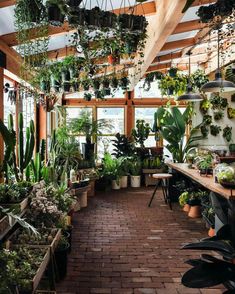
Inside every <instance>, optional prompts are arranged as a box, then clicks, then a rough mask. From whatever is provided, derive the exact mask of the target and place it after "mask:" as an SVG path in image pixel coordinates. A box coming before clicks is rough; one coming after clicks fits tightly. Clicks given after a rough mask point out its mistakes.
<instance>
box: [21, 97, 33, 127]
mask: <svg viewBox="0 0 235 294" xmlns="http://www.w3.org/2000/svg"><path fill="white" fill-rule="evenodd" d="M21 99H22V110H23V117H24V128H26V127H27V126H29V123H30V121H31V120H34V97H33V96H31V94H29V93H27V92H24V93H22V95H21Z"/></svg>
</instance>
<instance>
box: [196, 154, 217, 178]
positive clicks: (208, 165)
mask: <svg viewBox="0 0 235 294" xmlns="http://www.w3.org/2000/svg"><path fill="white" fill-rule="evenodd" d="M197 167H198V169H199V171H200V175H206V176H207V175H213V169H212V155H211V154H209V155H207V156H205V157H203V158H202V159H201V160H200V161H199V162H198V163H197Z"/></svg>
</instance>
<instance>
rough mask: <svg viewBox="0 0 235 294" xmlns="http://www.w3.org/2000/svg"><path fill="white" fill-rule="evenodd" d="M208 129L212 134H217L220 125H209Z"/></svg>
mask: <svg viewBox="0 0 235 294" xmlns="http://www.w3.org/2000/svg"><path fill="white" fill-rule="evenodd" d="M210 130H211V135H212V136H217V135H218V134H219V133H220V132H221V127H220V126H217V125H211V126H210Z"/></svg>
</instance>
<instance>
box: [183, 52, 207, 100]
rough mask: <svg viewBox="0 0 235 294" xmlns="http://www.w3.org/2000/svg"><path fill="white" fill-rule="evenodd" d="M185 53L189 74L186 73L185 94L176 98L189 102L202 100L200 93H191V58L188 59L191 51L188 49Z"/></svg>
mask: <svg viewBox="0 0 235 294" xmlns="http://www.w3.org/2000/svg"><path fill="white" fill-rule="evenodd" d="M187 54H188V56H189V75H188V84H187V89H186V93H185V94H183V95H181V96H179V97H178V98H177V101H189V102H196V101H202V100H203V97H202V96H201V95H200V94H196V93H193V87H192V84H191V59H190V56H191V51H189V52H188V53H187Z"/></svg>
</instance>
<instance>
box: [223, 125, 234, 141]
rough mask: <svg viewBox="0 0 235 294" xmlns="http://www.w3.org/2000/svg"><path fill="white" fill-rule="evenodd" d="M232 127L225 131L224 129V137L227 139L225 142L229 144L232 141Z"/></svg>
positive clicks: (227, 127) (226, 128)
mask: <svg viewBox="0 0 235 294" xmlns="http://www.w3.org/2000/svg"><path fill="white" fill-rule="evenodd" d="M232 129H233V128H232V127H229V126H226V127H225V128H224V129H223V137H224V138H225V140H226V141H227V142H231V140H232Z"/></svg>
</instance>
